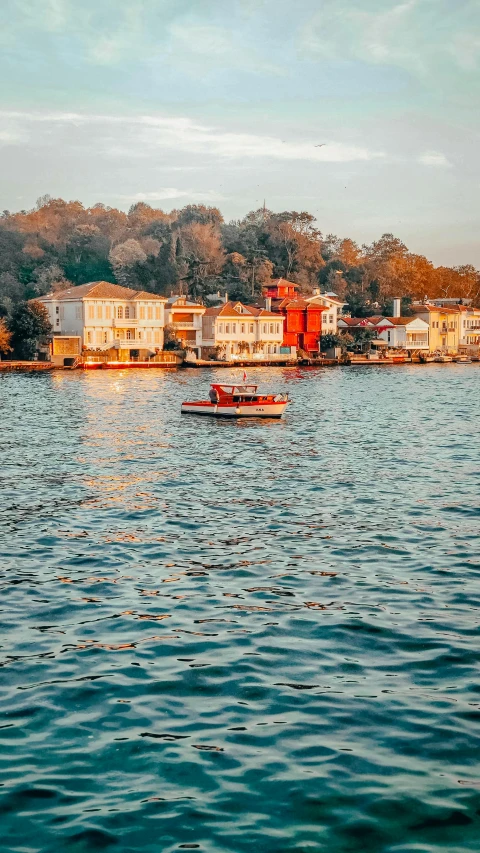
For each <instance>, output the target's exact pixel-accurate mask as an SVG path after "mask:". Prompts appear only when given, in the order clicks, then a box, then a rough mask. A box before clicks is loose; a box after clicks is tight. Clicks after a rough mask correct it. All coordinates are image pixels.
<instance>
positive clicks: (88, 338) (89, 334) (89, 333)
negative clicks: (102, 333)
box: [87, 332, 92, 344]
mask: <svg viewBox="0 0 480 853" xmlns="http://www.w3.org/2000/svg"><path fill="white" fill-rule="evenodd" d="M91 343H92V333H91V332H87V344H91Z"/></svg>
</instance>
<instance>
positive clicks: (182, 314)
mask: <svg viewBox="0 0 480 853" xmlns="http://www.w3.org/2000/svg"><path fill="white" fill-rule="evenodd" d="M205 311H206V308H205V305H198V304H197V303H196V302H190V301H189V300H188V299H187V297H186V296H171V297H170V299H167V301H166V303H165V325H166V326H171V327H172V330H173V331H174V332H175V335H176V337H177V338H178V339H179V340H181V341H182V343H183V344H184V346H186V347H190V348H192V349H196V350H197V351H198V352H200V348H201V346H202V317H203V315H204V314H205Z"/></svg>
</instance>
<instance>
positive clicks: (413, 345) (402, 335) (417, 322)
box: [377, 317, 430, 351]
mask: <svg viewBox="0 0 480 853" xmlns="http://www.w3.org/2000/svg"><path fill="white" fill-rule="evenodd" d="M377 329H378V337H379V338H380V339H381V340H383V341H386V342H387V344H388V345H389V346H390V347H392V349H407V350H426V351H428V349H429V347H430V338H429V332H430V326H429V325H428V323H426V322H425V320H422V319H421V318H420V317H412V318H410V317H383V318H382V319H381V320H380V321H379V322H378V323H377Z"/></svg>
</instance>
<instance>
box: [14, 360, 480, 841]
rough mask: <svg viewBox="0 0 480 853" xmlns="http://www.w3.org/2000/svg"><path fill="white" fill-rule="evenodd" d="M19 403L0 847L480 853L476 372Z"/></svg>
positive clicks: (278, 379) (202, 384)
mask: <svg viewBox="0 0 480 853" xmlns="http://www.w3.org/2000/svg"><path fill="white" fill-rule="evenodd" d="M234 376H236V378H237V379H238V371H237V374H233V373H230V372H229V371H228V370H225V371H221V372H220V373H217V374H215V373H214V372H212V373H210V372H207V371H204V372H201V371H192V370H187V371H184V372H178V373H173V372H172V373H169V372H162V371H152V372H150V371H145V372H142V371H132V372H130V373H128V372H122V373H119V372H114V371H112V372H106V371H105V372H103V371H102V372H98V373H97V372H92V373H87V374H81V373H78V372H57V373H52V374H45V375H40V374H39V375H8V376H2V377H0V398H1V413H2V417H1V426H2V432H1V442H2V445H3V448H2V453H1V481H0V482H1V492H2V497H1V504H0V514H1V524H2V526H1V536H2V546H3V547H2V553H3V557H2V561H1V564H0V585H1V600H0V608H1V622H2V629H1V636H0V639H1V649H0V663H1V668H0V679H1V681H0V686H1V696H2V698H1V706H0V713H1V720H0V726H1V728H0V736H1V745H2V748H1V752H0V771H1V780H0V781H1V787H0V838H1V842H0V848H1V850H2V851H18V853H37V851H41V853H84V851H85V853H86V851H88V853H90V851H97V850H108V851H110V850H111V851H113V853H115V851H121V853H124V852H126V851H143V853H163V851H167V853H169V851H176V850H179V849H185V848H186V849H189V848H195V849H198V850H200V851H208V853H226V851H228V853H237V851H238V853H243V851H245V853H246V851H248V852H249V853H250V851H252V853H253V851H254V853H256V851H262V853H287V851H302V853H307V851H328V853H352V852H353V853H357V851H368V853H384V851H385V853H386V851H389V852H390V851H391V853H411V851H419V853H431V851H439V850H442V851H449V853H461V851H478V850H479V849H480V840H479V839H480V780H479V776H478V763H479V755H480V750H479V746H480V742H479V722H480V709H479V703H480V687H479V680H478V658H479V638H478V625H479V603H480V584H479V555H480V524H479V522H480V510H479V497H480V473H479V472H480V467H479V466H480V438H479V423H480V393H479V391H480V367H479V366H478V365H475V364H474V365H465V366H461V365H446V366H440V365H431V366H423V367H422V366H412V367H401V368H398V367H397V368H388V367H382V368H378V367H365V368H351V369H341V368H339V369H331V370H324V371H308V370H306V371H303V372H302V371H296V370H282V369H270V370H268V369H263V370H261V369H259V370H258V371H256V372H254V371H252V372H251V374H250V375H249V381H253V380H254V379H256V380H258V381H259V382H260V384H261V385H262V387H264V388H268V389H274V390H278V391H288V392H289V393H290V395H291V397H292V398H293V401H294V402H293V403H292V405H291V407H290V408H289V409H288V410H287V414H286V417H285V419H284V420H283V421H269V422H262V421H250V422H248V421H239V422H229V421H221V420H219V421H212V420H209V419H201V418H195V417H191V416H190V417H189V416H183V417H181V416H180V408H179V407H180V403H181V401H182V400H183V399H189V398H190V399H192V398H193V399H195V398H197V399H198V397H203V396H204V394H205V392H206V390H207V388H208V384H209V382H210V381H213V378H214V377H215V378H216V377H220V378H221V380H223V381H226V380H227V379H228V380H231V379H232V378H233V377H234Z"/></svg>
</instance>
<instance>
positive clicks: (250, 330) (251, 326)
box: [249, 323, 253, 335]
mask: <svg viewBox="0 0 480 853" xmlns="http://www.w3.org/2000/svg"><path fill="white" fill-rule="evenodd" d="M249 332H250V334H251V335H253V323H250V329H249Z"/></svg>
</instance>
